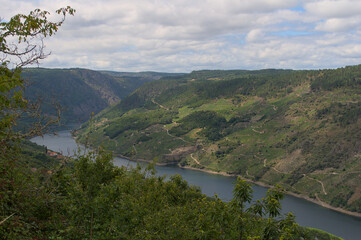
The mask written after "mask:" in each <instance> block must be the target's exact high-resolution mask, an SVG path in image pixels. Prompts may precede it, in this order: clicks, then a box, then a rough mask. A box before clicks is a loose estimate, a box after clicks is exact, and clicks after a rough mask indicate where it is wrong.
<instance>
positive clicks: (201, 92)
mask: <svg viewBox="0 0 361 240" xmlns="http://www.w3.org/2000/svg"><path fill="white" fill-rule="evenodd" d="M360 116H361V65H360V66H352V67H345V68H340V69H336V70H317V71H316V70H314V71H291V70H272V69H269V70H260V71H197V72H192V73H191V74H189V75H184V76H176V77H170V78H167V79H161V80H158V81H154V82H151V83H146V84H145V85H143V86H142V87H140V88H139V89H137V90H136V91H135V92H134V93H133V94H131V95H130V96H128V97H127V98H125V99H124V100H122V101H121V102H120V103H119V104H117V105H115V106H112V107H110V108H108V109H107V110H105V111H103V112H102V113H101V114H99V115H97V116H96V117H95V119H94V120H93V122H91V123H89V122H88V123H87V124H84V126H83V128H82V129H81V130H80V135H79V137H78V139H79V141H81V142H86V141H88V142H89V143H90V144H92V145H104V146H106V147H107V148H109V149H111V150H113V151H115V152H116V153H118V154H120V155H123V156H126V157H129V158H133V159H145V160H153V159H157V161H158V163H160V164H178V165H179V166H183V167H194V168H200V169H207V170H212V171H216V172H220V171H222V172H226V173H229V174H239V175H241V176H243V177H245V178H248V179H250V180H255V181H259V182H263V183H267V184H271V185H275V184H281V185H282V186H283V187H284V188H286V189H287V190H288V191H291V192H295V193H299V194H303V195H306V196H309V197H310V198H313V199H317V200H321V201H324V202H326V203H329V204H331V205H332V206H335V207H342V208H344V209H347V210H350V211H355V212H361V188H360V185H359V181H360V175H361V161H360V159H361V152H360V151H361V140H360V139H361V127H360V125H361V118H360Z"/></svg>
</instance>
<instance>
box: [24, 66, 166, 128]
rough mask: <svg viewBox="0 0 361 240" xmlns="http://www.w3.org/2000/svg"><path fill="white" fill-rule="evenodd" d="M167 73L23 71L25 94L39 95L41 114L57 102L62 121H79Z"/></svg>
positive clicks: (50, 112)
mask: <svg viewBox="0 0 361 240" xmlns="http://www.w3.org/2000/svg"><path fill="white" fill-rule="evenodd" d="M168 75H171V74H167V73H149V74H147V73H117V72H99V71H92V70H88V69H43V68H28V69H25V71H24V72H23V78H24V79H25V81H27V84H28V87H27V88H26V97H27V98H29V99H30V100H32V101H33V102H34V101H38V100H39V99H41V101H42V104H41V106H42V110H43V112H44V114H45V115H56V111H55V107H54V103H56V104H58V105H59V106H60V107H61V109H62V116H61V121H62V122H63V123H64V124H69V123H82V122H84V121H86V120H88V119H89V118H90V115H91V114H92V113H95V114H96V113H98V112H100V111H101V110H103V109H104V108H106V107H107V106H109V105H112V104H115V103H117V102H119V101H120V99H122V98H124V97H126V96H128V95H129V94H130V93H131V92H132V91H134V90H135V89H136V88H138V87H139V86H141V85H142V84H144V83H145V82H148V81H153V80H157V79H159V78H160V77H162V76H168Z"/></svg>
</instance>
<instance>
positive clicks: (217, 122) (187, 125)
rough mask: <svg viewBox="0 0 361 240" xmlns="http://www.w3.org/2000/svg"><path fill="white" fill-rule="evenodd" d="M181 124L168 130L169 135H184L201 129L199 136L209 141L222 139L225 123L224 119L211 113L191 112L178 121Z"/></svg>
mask: <svg viewBox="0 0 361 240" xmlns="http://www.w3.org/2000/svg"><path fill="white" fill-rule="evenodd" d="M179 122H180V123H181V124H180V125H178V126H176V127H173V128H172V129H171V130H170V133H171V134H175V135H177V136H181V135H184V134H185V133H188V132H189V131H191V130H192V129H195V128H203V130H202V131H201V134H203V135H204V136H205V137H207V138H208V139H209V140H211V141H216V140H219V139H220V138H221V137H222V130H223V129H224V128H225V126H226V124H227V121H226V119H225V118H224V117H221V116H218V115H217V113H216V112H213V111H198V112H193V113H191V114H189V115H188V116H186V117H185V118H183V119H182V120H181V121H179Z"/></svg>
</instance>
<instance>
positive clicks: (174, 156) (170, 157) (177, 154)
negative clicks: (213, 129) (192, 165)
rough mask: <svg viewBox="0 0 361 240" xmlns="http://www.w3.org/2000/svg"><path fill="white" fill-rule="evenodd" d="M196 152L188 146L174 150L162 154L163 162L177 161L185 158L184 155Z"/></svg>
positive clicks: (195, 148)
mask: <svg viewBox="0 0 361 240" xmlns="http://www.w3.org/2000/svg"><path fill="white" fill-rule="evenodd" d="M196 150H197V147H196V146H188V147H180V148H176V149H174V150H173V151H172V152H171V153H169V154H164V155H163V160H165V161H179V160H181V159H182V158H183V157H185V156H186V155H188V154H190V153H193V152H195V151H196Z"/></svg>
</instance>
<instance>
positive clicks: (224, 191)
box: [31, 131, 361, 240]
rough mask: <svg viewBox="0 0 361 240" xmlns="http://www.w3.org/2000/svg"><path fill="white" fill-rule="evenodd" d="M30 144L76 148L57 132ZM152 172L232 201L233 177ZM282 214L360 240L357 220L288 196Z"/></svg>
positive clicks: (260, 192)
mask: <svg viewBox="0 0 361 240" xmlns="http://www.w3.org/2000/svg"><path fill="white" fill-rule="evenodd" d="M31 141H32V142H35V143H37V144H39V145H44V146H47V147H48V148H49V149H51V150H53V151H57V152H61V153H63V154H64V155H67V156H72V155H74V151H77V150H78V145H77V144H76V142H75V141H74V139H73V138H72V136H71V134H70V132H69V131H60V132H58V133H57V135H50V134H47V135H45V136H44V137H35V138H32V139H31ZM80 149H82V151H85V148H84V147H82V146H80ZM141 164H145V163H141ZM114 165H116V166H124V165H125V166H127V165H132V166H134V165H136V163H135V162H132V161H129V160H126V159H123V158H115V159H114ZM156 170H157V174H158V175H165V174H166V175H167V176H169V175H173V174H177V173H178V174H180V175H182V177H183V178H184V179H185V180H186V181H187V182H188V183H189V184H191V185H197V186H199V187H200V188H201V190H202V192H203V193H204V194H206V195H209V196H213V195H214V194H217V195H218V197H219V198H221V199H223V200H226V201H227V200H230V199H231V198H232V189H233V183H234V182H235V180H236V179H235V177H226V176H221V175H215V174H209V173H205V172H200V171H194V170H188V169H181V168H178V167H171V166H156ZM266 191H267V188H264V187H260V186H256V185H255V186H253V196H254V199H260V198H262V197H264V196H265V193H266ZM282 212H283V213H287V212H292V213H294V214H295V215H296V222H297V223H298V224H300V225H302V226H305V227H313V228H318V229H322V230H324V231H326V232H329V233H332V234H334V235H336V236H339V237H342V238H344V239H345V240H346V239H347V240H360V239H361V218H357V217H353V216H349V215H346V214H343V213H339V212H336V211H333V210H330V209H327V208H324V207H321V206H319V205H317V204H314V203H311V202H309V201H306V200H304V199H300V198H296V197H293V196H289V195H286V196H285V198H284V199H283V200H282Z"/></svg>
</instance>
